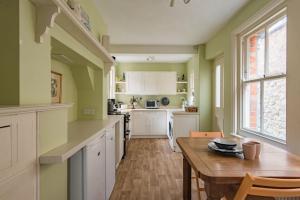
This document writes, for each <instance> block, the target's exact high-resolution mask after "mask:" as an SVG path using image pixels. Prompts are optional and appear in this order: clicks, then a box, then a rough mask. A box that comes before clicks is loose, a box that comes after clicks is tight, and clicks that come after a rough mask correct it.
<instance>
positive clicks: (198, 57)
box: [187, 45, 212, 131]
mask: <svg viewBox="0 0 300 200" xmlns="http://www.w3.org/2000/svg"><path fill="white" fill-rule="evenodd" d="M197 49H198V53H197V54H195V55H194V56H193V57H192V58H191V60H189V62H188V63H187V74H188V77H189V78H190V76H191V75H192V74H194V91H195V92H194V95H195V105H196V106H198V107H199V112H200V123H199V124H200V130H201V131H211V129H212V123H211V117H212V110H211V108H212V107H211V106H212V105H211V101H212V93H211V90H212V86H211V84H212V80H211V77H212V70H211V69H212V66H211V62H210V61H208V60H206V58H205V46H204V45H199V46H198V47H197ZM188 87H189V92H188V93H189V94H188V98H189V100H190V98H191V96H192V94H191V87H192V86H191V82H190V81H189V85H188ZM190 101H191V100H190Z"/></svg>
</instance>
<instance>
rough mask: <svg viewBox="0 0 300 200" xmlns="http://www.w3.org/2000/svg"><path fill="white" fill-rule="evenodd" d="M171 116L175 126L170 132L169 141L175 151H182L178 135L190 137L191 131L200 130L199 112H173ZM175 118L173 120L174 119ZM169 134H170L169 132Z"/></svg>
mask: <svg viewBox="0 0 300 200" xmlns="http://www.w3.org/2000/svg"><path fill="white" fill-rule="evenodd" d="M172 115H173V118H172V117H171V120H170V122H171V124H172V125H173V128H172V129H171V130H172V132H171V133H170V135H171V137H169V143H170V146H171V148H172V150H173V151H176V152H181V150H180V148H179V147H178V145H177V143H176V139H177V138H178V137H189V134H190V131H198V130H199V113H188V112H184V111H179V112H173V113H172ZM172 119H173V120H172ZM168 136H169V134H168Z"/></svg>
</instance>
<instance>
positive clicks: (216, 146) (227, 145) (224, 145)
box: [208, 138, 243, 155]
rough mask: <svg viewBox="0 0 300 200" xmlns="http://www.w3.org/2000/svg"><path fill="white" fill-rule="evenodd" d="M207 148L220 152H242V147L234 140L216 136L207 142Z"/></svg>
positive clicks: (234, 153)
mask: <svg viewBox="0 0 300 200" xmlns="http://www.w3.org/2000/svg"><path fill="white" fill-rule="evenodd" d="M208 148H209V149H211V150H213V151H216V152H218V153H222V154H228V155H236V154H241V153H243V149H242V148H241V147H239V146H238V145H237V143H236V142H235V141H234V140H231V139H225V138H217V139H214V140H212V141H211V142H210V143H208Z"/></svg>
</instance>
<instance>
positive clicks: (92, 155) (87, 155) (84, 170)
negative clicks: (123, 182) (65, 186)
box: [69, 124, 122, 200]
mask: <svg viewBox="0 0 300 200" xmlns="http://www.w3.org/2000/svg"><path fill="white" fill-rule="evenodd" d="M121 125H122V124H121ZM98 134H99V137H97V138H96V139H94V140H93V141H91V142H90V143H89V144H88V145H86V147H84V148H83V150H82V151H79V152H78V153H76V154H75V155H73V156H72V157H71V158H70V162H69V170H70V171H69V174H70V177H69V184H70V185H69V188H70V194H69V196H70V200H108V199H109V197H110V195H111V193H112V190H113V188H114V184H115V178H116V165H115V164H116V158H115V153H116V152H115V149H116V146H115V145H116V141H115V140H116V138H115V125H114V126H111V127H108V128H106V129H105V130H104V132H99V133H98ZM117 145H118V144H117Z"/></svg>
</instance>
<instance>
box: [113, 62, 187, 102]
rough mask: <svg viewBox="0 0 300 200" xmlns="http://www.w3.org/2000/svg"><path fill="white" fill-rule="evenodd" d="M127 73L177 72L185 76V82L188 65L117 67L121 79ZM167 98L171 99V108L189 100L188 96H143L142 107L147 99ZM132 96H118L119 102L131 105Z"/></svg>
mask: <svg viewBox="0 0 300 200" xmlns="http://www.w3.org/2000/svg"><path fill="white" fill-rule="evenodd" d="M126 71H176V72H177V74H178V75H179V76H180V77H182V75H183V74H184V76H185V80H187V77H186V76H187V65H186V63H118V65H117V66H116V76H117V77H118V78H119V79H121V78H122V75H123V73H124V72H126ZM178 87H185V88H186V89H187V85H186V84H185V85H182V84H180V85H179V86H178ZM165 96H167V97H168V98H169V99H170V105H169V106H177V107H178V106H181V104H182V101H181V98H185V99H187V95H184V94H183V95H151V96H148V95H147V96H145V95H143V96H141V97H142V98H143V99H142V102H141V106H144V103H145V100H147V99H157V100H160V99H161V98H162V97H165ZM131 97H132V96H131V95H116V99H117V100H118V101H122V102H125V103H127V104H129V102H130V98H131Z"/></svg>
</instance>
